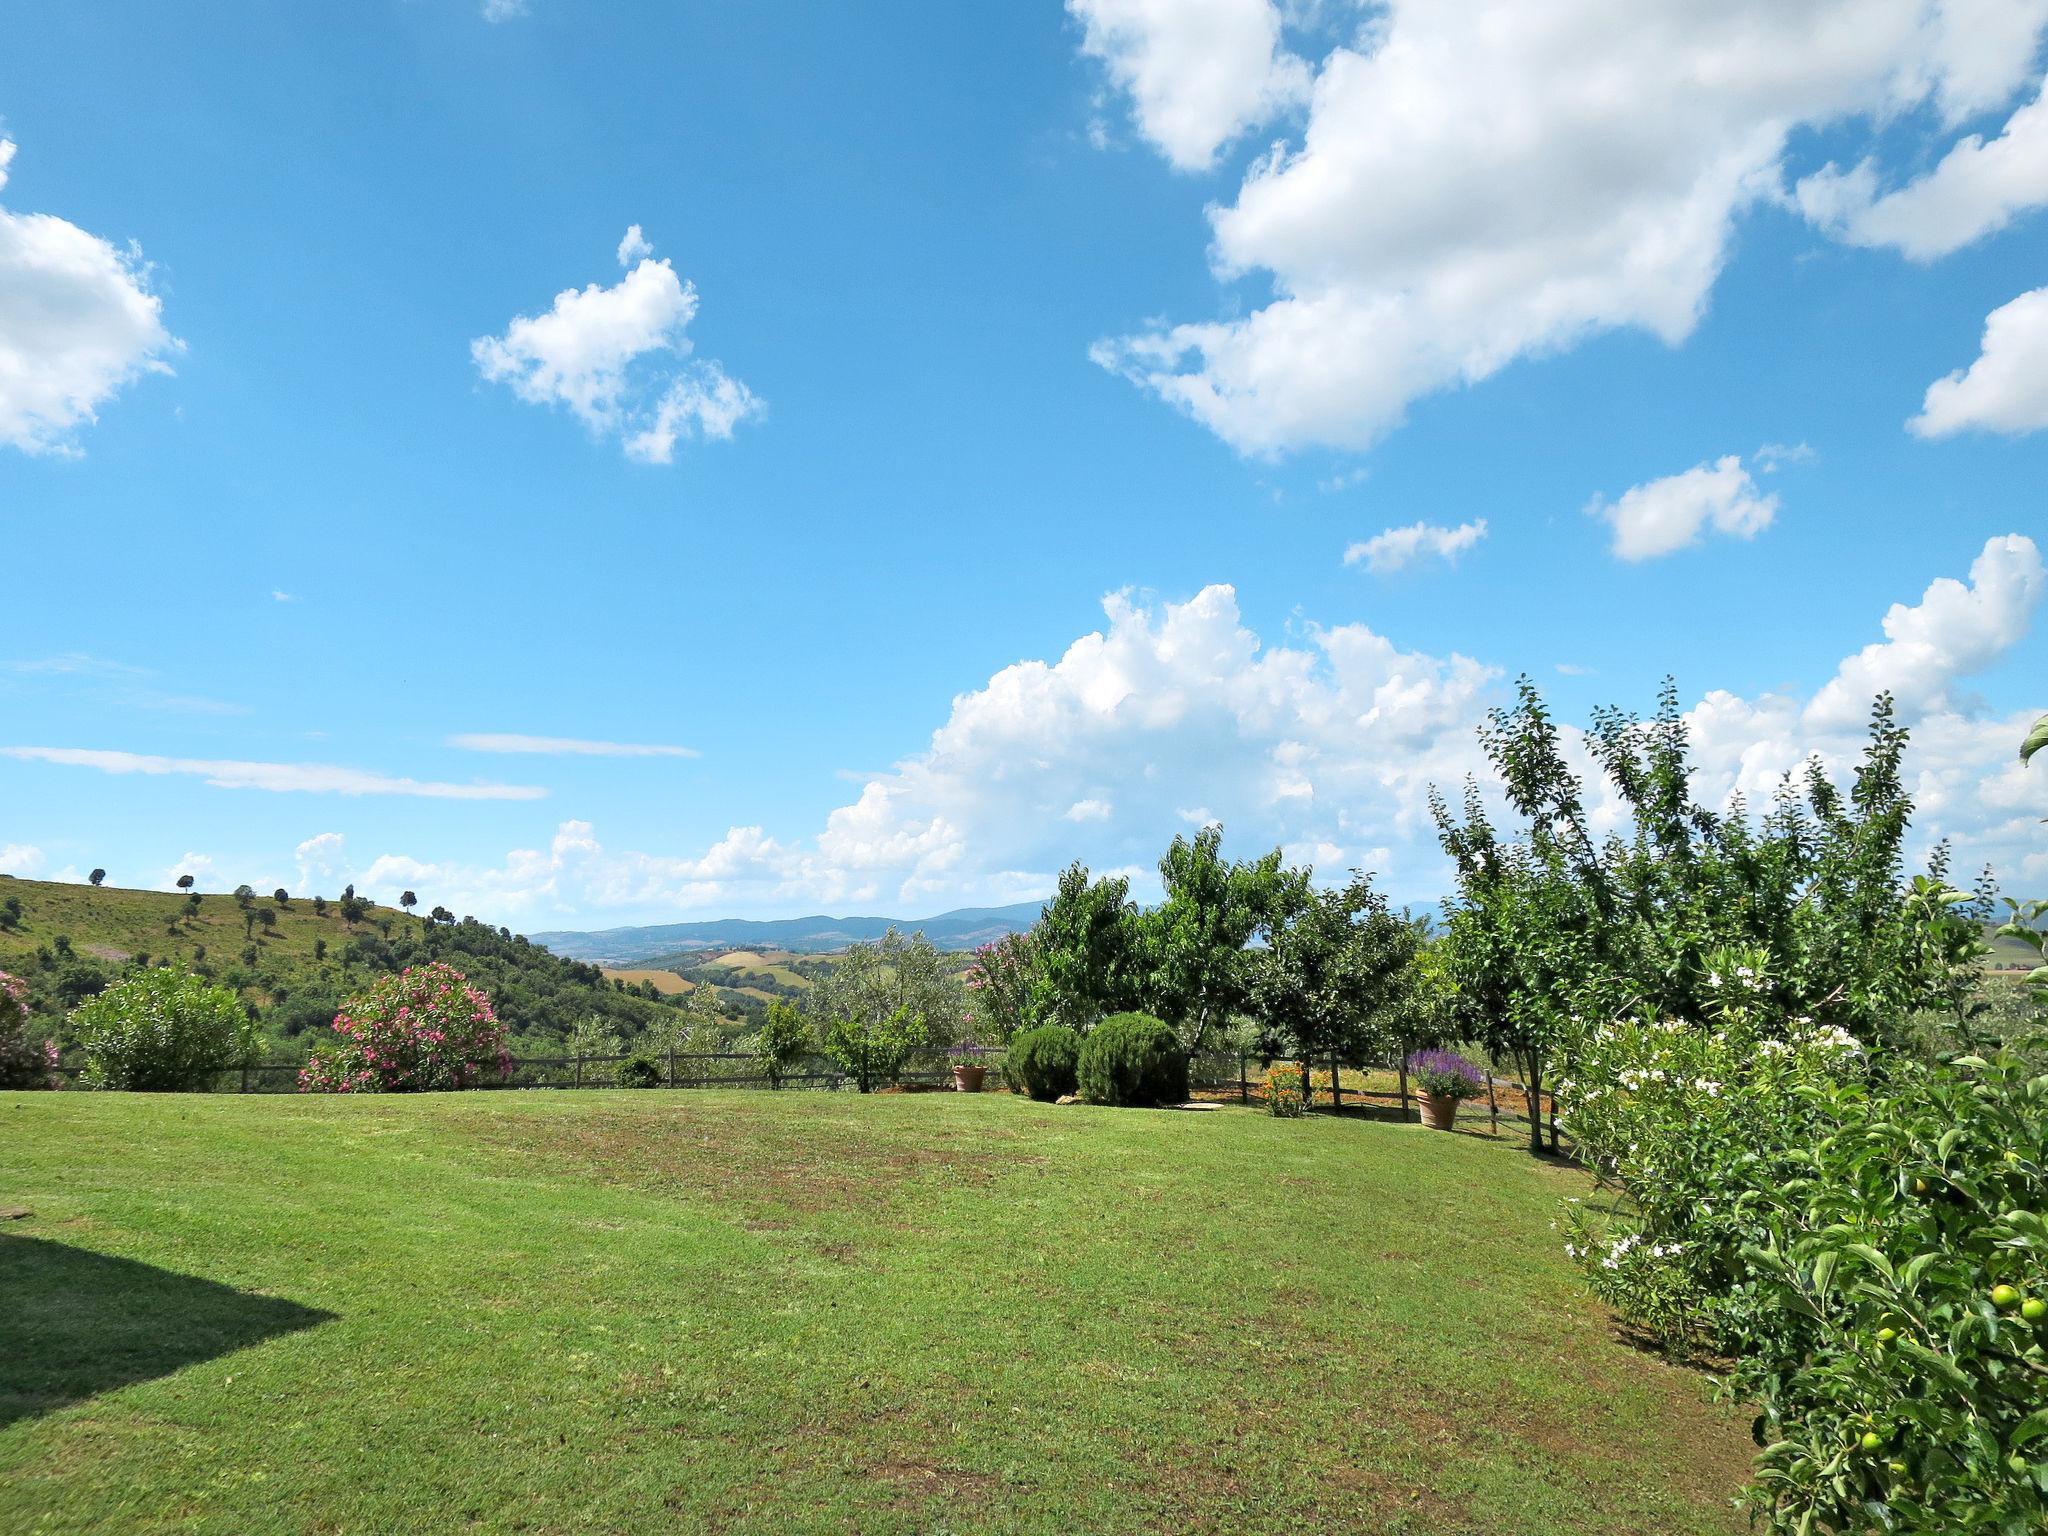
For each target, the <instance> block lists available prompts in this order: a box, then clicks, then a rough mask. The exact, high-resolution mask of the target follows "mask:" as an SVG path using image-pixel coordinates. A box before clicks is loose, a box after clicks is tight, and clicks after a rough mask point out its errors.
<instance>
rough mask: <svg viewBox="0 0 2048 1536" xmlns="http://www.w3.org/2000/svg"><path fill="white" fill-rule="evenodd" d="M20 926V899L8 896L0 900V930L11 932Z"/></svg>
mask: <svg viewBox="0 0 2048 1536" xmlns="http://www.w3.org/2000/svg"><path fill="white" fill-rule="evenodd" d="M20 926H21V898H20V897H19V896H9V897H6V898H4V899H0V929H6V930H7V931H8V932H10V933H11V932H12V931H13V930H15V929H16V928H19V927H20Z"/></svg>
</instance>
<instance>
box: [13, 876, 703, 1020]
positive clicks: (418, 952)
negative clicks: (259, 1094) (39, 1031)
mask: <svg viewBox="0 0 2048 1536" xmlns="http://www.w3.org/2000/svg"><path fill="white" fill-rule="evenodd" d="M346 911H347V913H349V914H353V920H351V917H350V916H349V915H345V911H344V907H343V904H342V903H341V902H339V901H338V900H332V899H326V898H321V897H312V896H296V897H291V898H289V899H288V900H287V901H285V902H283V903H279V902H277V901H276V900H275V899H274V898H273V897H270V896H260V897H253V898H252V899H251V900H250V902H249V903H248V905H247V906H246V907H245V906H243V905H242V904H241V903H240V902H238V901H237V900H236V898H235V897H234V896H232V895H223V894H219V893H212V892H209V893H205V894H202V895H201V896H200V897H199V900H198V902H197V903H196V904H194V903H192V902H191V901H190V899H189V898H188V897H186V896H184V895H182V894H180V893H178V892H175V891H138V890H125V889H120V888H117V887H113V886H101V887H94V886H90V885H71V884H60V883H57V882H52V881H44V880H20V879H15V878H13V877H11V876H5V875H0V970H5V971H9V972H12V973H13V974H15V975H17V976H20V977H21V978H22V979H23V980H25V981H26V982H27V983H28V986H29V1000H30V1006H31V1007H32V1008H33V1009H34V1011H35V1012H36V1013H37V1014H38V1015H40V1016H41V1017H44V1018H47V1019H49V1020H51V1021H52V1023H53V1024H54V1023H57V1021H60V1020H61V1019H62V1018H63V1016H64V1015H65V1013H67V1012H68V1011H69V1010H70V1009H71V1008H72V1007H73V1006H74V1005H76V1004H77V1003H78V1002H79V1001H81V1000H82V999H84V998H86V997H89V996H91V995H92V994H93V993H95V992H97V991H99V990H100V989H101V988H102V987H104V986H105V985H106V984H107V983H108V982H110V981H113V980H115V979H117V978H118V977H119V976H120V975H121V974H122V973H123V972H124V971H126V970H128V969H129V968H130V967H132V966H137V965H144V964H149V963H152V962H156V961H163V960H170V961H174V962H176V963H177V964H180V965H184V966H187V967H189V968H191V969H193V970H195V971H198V972H200V973H201V974H204V975H207V976H209V977H211V978H212V979H214V980H216V981H219V982H221V983H222V984H224V985H226V986H229V987H231V988H233V989H234V990H235V991H236V992H237V993H238V994H239V995H240V996H241V998H242V1000H243V1001H244V1003H245V1004H247V1005H248V1006H249V1007H250V1008H251V1009H252V1010H253V1012H254V1014H255V1017H256V1018H257V1020H258V1021H259V1022H260V1023H261V1024H262V1025H263V1027H264V1029H265V1032H266V1033H268V1034H269V1035H270V1036H272V1037H273V1039H275V1040H277V1041H279V1042H280V1043H286V1042H295V1043H296V1048H298V1049H303V1048H304V1046H305V1044H306V1043H308V1040H309V1039H310V1038H316V1037H318V1035H319V1034H321V1033H322V1032H324V1031H325V1030H326V1028H327V1026H328V1025H329V1024H330V1023H331V1022H332V1021H333V1018H334V1013H335V1009H336V1007H337V1006H338V1005H339V1003H340V1002H341V1000H342V999H343V998H344V997H346V996H347V995H348V994H349V993H351V992H353V991H355V990H356V989H358V988H359V987H361V986H363V985H364V984H365V983H367V982H368V981H369V980H370V979H371V978H372V977H374V976H376V975H378V974H379V973H381V972H385V971H394V970H400V969H403V968H404V967H405V966H408V965H416V964H420V963H423V962H425V961H429V960H446V961H447V962H448V963H449V964H451V965H453V966H454V967H455V968H456V969H457V970H460V971H462V972H463V973H465V974H466V975H467V976H469V978H470V979H471V980H472V981H474V982H475V983H476V984H477V985H479V986H481V987H482V988H483V989H484V990H485V991H486V992H487V993H489V994H490V997H491V1000H492V1002H493V1003H494V1004H495V1006H496V1007H497V1010H498V1014H499V1016H500V1017H501V1018H503V1019H504V1020H505V1022H506V1025H507V1026H508V1027H509V1029H510V1030H511V1033H512V1035H513V1037H514V1039H515V1040H516V1041H520V1042H524V1043H528V1044H530V1045H533V1046H546V1045H552V1044H553V1043H555V1042H557V1041H559V1040H560V1039H561V1038H562V1036H563V1035H564V1034H565V1033H566V1032H567V1031H568V1030H569V1029H571V1028H573V1027H574V1026H575V1025H576V1023H577V1022H578V1021H580V1020H582V1019H584V1018H587V1017H589V1016H590V1015H593V1014H595V1015H598V1016H599V1017H601V1018H603V1019H604V1021H605V1023H606V1025H607V1026H608V1027H610V1028H611V1029H613V1030H614V1031H616V1032H618V1033H619V1034H621V1035H622V1036H625V1037H627V1038H631V1037H633V1036H634V1035H637V1034H639V1033H640V1032H641V1030H642V1029H643V1028H644V1027H645V1026H646V1025H647V1024H648V1023H650V1022H654V1021H656V1020H658V1019H659V1018H660V1017H661V1016H662V1015H663V1012H664V1010H665V1009H666V1008H668V1007H669V1006H670V1005H669V1004H667V1003H664V1002H662V1001H659V1000H657V999H656V998H654V997H651V996H648V995H647V993H648V992H649V991H651V990H652V989H648V988H635V989H634V990H633V991H632V992H630V993H629V992H627V991H623V990H621V988H620V987H618V986H616V985H614V984H613V983H612V982H611V981H609V980H607V979H606V978H605V976H604V975H603V974H602V973H601V972H600V971H599V969H598V968H597V967H596V966H594V965H587V964H584V963H582V962H580V961H574V960H568V959H565V958H563V957H562V956H560V955H557V954H555V953H553V952H551V951H549V950H547V949H545V948H543V947H542V946H540V945H539V944H536V943H533V942H532V941H530V940H528V939H526V938H524V937H522V936H520V935H517V934H514V933H512V932H510V931H509V930H507V929H502V928H492V927H490V926H488V925H486V924H483V923H479V922H474V921H471V920H468V919H465V920H463V921H462V922H459V923H429V922H428V921H427V919H425V918H423V917H412V916H408V915H406V914H405V913H403V912H400V911H397V910H396V909H394V908H390V907H379V906H374V905H372V904H371V903H369V902H362V903H360V904H357V903H350V904H349V906H348V907H347V909H346ZM266 913H267V914H268V916H269V921H268V922H267V923H266V922H265V921H264V920H263V919H264V916H265V914H266ZM57 1034H58V1037H59V1039H60V1040H61V1039H62V1038H63V1032H62V1030H61V1028H59V1029H58V1030H57Z"/></svg>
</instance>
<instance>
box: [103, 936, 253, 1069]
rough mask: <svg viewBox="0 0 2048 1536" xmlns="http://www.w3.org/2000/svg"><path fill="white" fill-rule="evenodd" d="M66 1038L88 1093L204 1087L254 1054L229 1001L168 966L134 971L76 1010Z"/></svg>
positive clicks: (239, 1012)
mask: <svg viewBox="0 0 2048 1536" xmlns="http://www.w3.org/2000/svg"><path fill="white" fill-rule="evenodd" d="M71 1033H72V1038H73V1039H74V1040H76V1041H77V1043H78V1047H79V1049H80V1050H81V1051H82V1052H83V1053H84V1056H85V1070H84V1072H83V1073H82V1074H81V1078H80V1080H81V1081H82V1082H84V1083H86V1084H87V1085H88V1086H90V1087H94V1088H127V1089H134V1090H139V1091H151V1092H178V1091H182V1090H190V1089H196V1088H204V1087H205V1086H207V1081H208V1079H209V1078H211V1077H212V1076H213V1075H214V1074H215V1073H216V1072H220V1071H222V1070H223V1069H225V1068H227V1067H231V1066H234V1065H236V1064H237V1063H239V1062H242V1061H246V1060H248V1059H249V1057H250V1056H251V1055H252V1054H254V1050H255V1040H254V1036H253V1032H252V1030H251V1027H250V1023H249V1016H248V1014H247V1013H246V1012H244V1011H243V1008H242V1005H241V1003H240V1002H239V1001H238V1000H237V999H236V997H235V994H234V993H232V992H230V991H229V990H228V989H227V988H226V987H219V986H215V985H213V984H212V983H210V982H208V981H206V980H204V979H203V978H201V977H198V976H195V975H193V974H192V973H191V972H189V971H185V970H181V969H178V968H176V967H174V966H158V967H154V968H151V969H148V970H138V971H134V972H132V973H130V974H129V975H128V976H126V977H124V978H123V979H121V980H120V981H117V982H115V983H114V984H113V985H112V986H110V987H108V988H107V989H106V990H105V991H103V992H101V993H99V994H98V995H97V996H95V997H92V998H89V999H87V1000H86V1001H85V1002H83V1003H81V1004H79V1006H78V1007H77V1009H76V1010H75V1011H74V1012H73V1013H72V1015H71Z"/></svg>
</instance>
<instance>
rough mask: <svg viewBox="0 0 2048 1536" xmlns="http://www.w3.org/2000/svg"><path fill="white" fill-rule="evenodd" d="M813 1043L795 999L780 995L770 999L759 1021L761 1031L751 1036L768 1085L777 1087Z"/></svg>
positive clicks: (809, 1052)
mask: <svg viewBox="0 0 2048 1536" xmlns="http://www.w3.org/2000/svg"><path fill="white" fill-rule="evenodd" d="M815 1045H816V1039H815V1037H814V1036H813V1035H812V1033H811V1026H810V1023H809V1021H808V1020H806V1019H805V1018H804V1016H803V1015H802V1014H801V1013H799V1012H798V1011H797V1008H796V1005H795V1004H794V1003H791V1002H789V1001H787V1000H785V999H783V998H779V997H778V998H776V999H775V1000H774V1001H773V1002H771V1003H770V1004H769V1005H768V1013H767V1017H766V1018H764V1019H763V1020H762V1022H761V1032H760V1033H759V1034H758V1035H756V1036H755V1037H754V1051H755V1054H756V1056H758V1057H759V1059H760V1062H761V1072H762V1074H763V1075H764V1076H765V1077H766V1078H767V1079H768V1086H769V1087H771V1088H780V1087H781V1086H782V1079H783V1078H784V1077H786V1076H787V1075H788V1074H789V1073H790V1072H791V1071H792V1070H793V1069H794V1068H796V1067H797V1066H799V1065H800V1064H801V1063H802V1062H803V1060H804V1058H805V1057H806V1056H808V1055H810V1054H811V1051H812V1050H813V1049H814V1047H815Z"/></svg>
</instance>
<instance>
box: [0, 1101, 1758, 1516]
mask: <svg viewBox="0 0 2048 1536" xmlns="http://www.w3.org/2000/svg"><path fill="white" fill-rule="evenodd" d="M1580 1185H1581V1181H1580V1180H1579V1179H1578V1178H1577V1177H1576V1176H1575V1175H1573V1174H1570V1173H1568V1172H1565V1171H1562V1170H1559V1169H1556V1168H1551V1167H1547V1166H1544V1165H1542V1164H1538V1163H1536V1162H1534V1161H1532V1160H1530V1159H1529V1158H1527V1157H1526V1156H1523V1155H1522V1154H1519V1153H1517V1152H1515V1151H1513V1150H1512V1149H1511V1148H1510V1147H1505V1146H1500V1145H1496V1144H1491V1143H1488V1142H1486V1141H1484V1140H1481V1139H1477V1138H1470V1137H1465V1136H1445V1135H1442V1134H1440V1133H1435V1132H1428V1131H1424V1130H1422V1129H1420V1128H1419V1127H1412V1126H1402V1125H1393V1124H1382V1123H1370V1122H1366V1121H1358V1120H1345V1121H1340V1120H1336V1119H1331V1118H1327V1117H1319V1118H1312V1119H1310V1120H1307V1121H1302V1122H1286V1121H1275V1120H1270V1119H1267V1118H1265V1117H1263V1116H1261V1115H1258V1114H1256V1113H1251V1112H1246V1111H1241V1110H1235V1109H1231V1110H1222V1111H1217V1112H1214V1113H1208V1114H1189V1113H1175V1112H1171V1111H1159V1112H1146V1111H1135V1110H1125V1111H1116V1110H1098V1109H1087V1108H1053V1107H1050V1106H1040V1105H1033V1104H1028V1103H1023V1102H1020V1101H1017V1100H1014V1099H1011V1098H1009V1097H1007V1096H997V1095H981V1096H974V1097H970V1096H966V1095H952V1094H945V1095H939V1094H932V1095H900V1096H899V1095H890V1096H879V1097H874V1098H860V1097H858V1096H854V1095H836V1096H831V1095H822V1094H804V1093H782V1094H769V1093H760V1092H751V1093H748V1092H738V1093H719V1092H712V1091H703V1090H698V1091H689V1090H685V1091H683V1092H679V1093H666V1092H651V1093H639V1094H629V1093H619V1092H613V1093H583V1094H557V1093H548V1092H525V1093H498V1094H482V1093H473V1094H464V1095H447V1096H431V1097H419V1098H386V1099H360V1100H353V1101H351V1100H347V1099H278V1098H249V1099H242V1098H236V1097H231V1096H219V1097H203V1096H184V1097H143V1096H127V1095H115V1094H101V1095H94V1094H88V1093H62V1094H0V1205H10V1204H21V1205H26V1206H29V1207H30V1208H31V1209H32V1210H33V1212H34V1214H33V1216H32V1217H31V1218H29V1219H27V1220H23V1221H14V1222H7V1223H5V1224H4V1225H0V1234H4V1235H0V1530H6V1531H9V1532H15V1531H23V1532H26V1531H45V1530H47V1531H60V1530H61V1531H88V1530H91V1531H123V1532H128V1531H159V1530H179V1531H204V1532H219V1533H232V1536H248V1533H256V1532H268V1531H319V1532H365V1533H385V1532H398V1531H445V1530H452V1529H458V1528H474V1529H482V1530H520V1531H644V1530H667V1531H764V1532H770V1531H772V1532H781V1531H857V1532H862V1533H869V1536H874V1533H884V1532H913V1531H915V1532H927V1533H928V1532H945V1531H951V1532H965V1531H1033V1532H1047V1533H1053V1532H1059V1533H1072V1532H1124V1531H1217V1532H1253V1531H1276V1532H1277V1531H1289V1532H1300V1531H1346V1530H1351V1531H1387V1532H1415V1533H1424V1532H1426V1533H1448V1532H1463V1533H1506V1532H1525V1533H1528V1536H1582V1533H1616V1536H1619V1533H1631V1536H1637V1533H1649V1532H1655V1533H1659V1536H1680V1533H1690V1532H1725V1533H1734V1532H1738V1531H1741V1530H1742V1529H1744V1525H1743V1521H1742V1520H1741V1518H1740V1517H1739V1516H1738V1515H1737V1514H1736V1513H1734V1512H1733V1511H1732V1509H1731V1508H1730V1506H1729V1499H1730V1496H1731V1495H1732V1494H1734V1493H1735V1491H1736V1490H1737V1488H1738V1487H1739V1485H1740V1483H1741V1482H1742V1479H1743V1476H1744V1472H1745V1468H1746V1466H1747V1460H1748V1453H1749V1446H1748V1440H1747V1435H1746V1433H1745V1432H1744V1430H1743V1429H1742V1428H1741V1427H1740V1425H1739V1423H1738V1419H1739V1417H1740V1416H1739V1415H1738V1414H1736V1413H1735V1412H1734V1411H1733V1410H1731V1409H1726V1408H1715V1407H1710V1406H1708V1405H1707V1403H1706V1401H1705V1398H1704V1394H1703V1392H1702V1390H1701V1385H1700V1383H1699V1381H1698V1379H1697V1378H1695V1377H1693V1376H1691V1375H1689V1374H1687V1373H1684V1372H1681V1371H1678V1370H1676V1369H1674V1368H1671V1367H1669V1366H1666V1365H1663V1364H1661V1363H1659V1362H1657V1361H1656V1360H1654V1359H1651V1358H1649V1357H1647V1356H1645V1355H1642V1354H1640V1353H1638V1352H1636V1351H1634V1350H1632V1349H1631V1348H1629V1347H1628V1346H1627V1345H1625V1344H1624V1343H1622V1342H1620V1341H1619V1340H1618V1339H1617V1338H1616V1336H1615V1334H1614V1332H1613V1329H1612V1326H1611V1324H1610V1322H1609V1321H1608V1319H1607V1318H1605V1317H1604V1316H1603V1315H1602V1314H1601V1313H1600V1312H1599V1311H1598V1310H1597V1309H1596V1308H1595V1307H1593V1306H1592V1304H1590V1303H1589V1302H1588V1301H1587V1300H1586V1299H1585V1298H1584V1297H1583V1295H1582V1294H1581V1292H1580V1290H1579V1289H1578V1286H1577V1284H1576V1282H1575V1280H1574V1277H1573V1274H1572V1272H1571V1270H1570V1269H1569V1267H1568V1266H1567V1264H1566V1262H1565V1260H1564V1258H1563V1256H1562V1254H1561V1253H1560V1252H1559V1249H1558V1243H1557V1239H1556V1236H1555V1234H1554V1233H1553V1232H1551V1231H1550V1229H1549V1225H1548V1224H1549V1221H1550V1218H1551V1216H1552V1214H1553V1212H1554V1210H1555V1207H1556V1203H1557V1201H1558V1199H1559V1198H1560V1197H1561V1196H1563V1195H1566V1194H1570V1193H1572V1192H1574V1191H1575V1190H1577V1189H1578V1188H1579V1187H1580Z"/></svg>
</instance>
